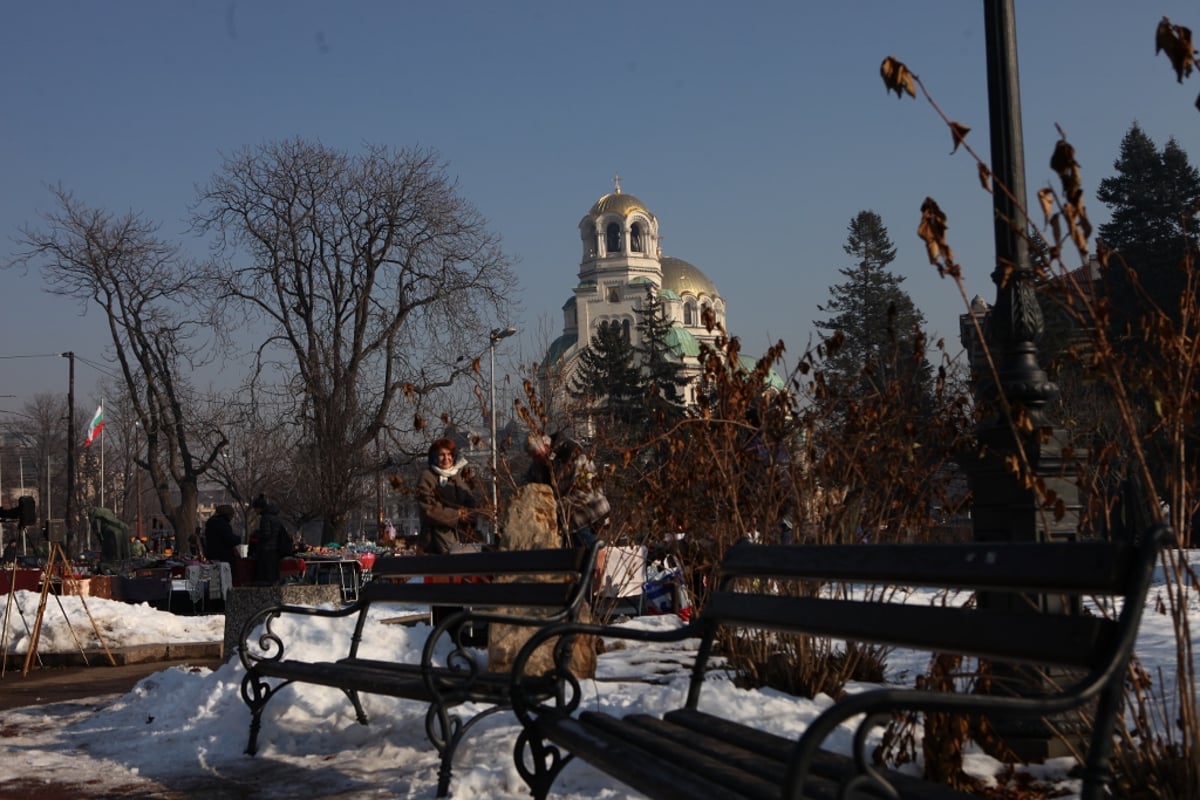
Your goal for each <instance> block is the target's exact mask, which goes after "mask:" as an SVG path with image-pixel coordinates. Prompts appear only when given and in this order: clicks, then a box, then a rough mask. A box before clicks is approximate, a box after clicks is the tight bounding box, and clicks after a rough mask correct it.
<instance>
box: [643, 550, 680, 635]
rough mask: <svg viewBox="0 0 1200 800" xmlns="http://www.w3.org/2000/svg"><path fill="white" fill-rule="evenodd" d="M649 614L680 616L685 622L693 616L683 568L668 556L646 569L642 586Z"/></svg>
mask: <svg viewBox="0 0 1200 800" xmlns="http://www.w3.org/2000/svg"><path fill="white" fill-rule="evenodd" d="M642 595H643V598H644V601H645V606H646V613H647V614H672V613H674V614H678V615H679V618H680V619H682V620H683V621H685V622H686V621H688V620H689V619H691V616H692V601H691V596H690V593H689V592H688V590H687V584H686V582H685V581H684V578H683V567H681V566H680V564H679V562H678V561H677V560H676V559H675V557H674V556H671V555H667V556H665V557H663V558H662V559H661V560H660V561H656V562H653V563H651V564H650V565H648V566H647V567H646V583H645V584H644V585H643V586H642Z"/></svg>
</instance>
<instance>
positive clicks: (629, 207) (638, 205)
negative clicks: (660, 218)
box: [588, 189, 654, 217]
mask: <svg viewBox="0 0 1200 800" xmlns="http://www.w3.org/2000/svg"><path fill="white" fill-rule="evenodd" d="M635 211H640V212H642V213H643V214H645V215H646V216H647V217H653V216H654V215H653V214H651V213H650V211H649V210H647V208H646V207H645V206H644V205H642V201H641V200H638V199H637V198H636V197H634V196H633V195H631V194H621V190H620V189H618V190H617V191H615V192H611V193H609V194H606V195H604V197H601V198H600V199H599V200H597V201H596V204H595V205H594V206H592V210H591V211H589V212H588V215H589V216H593V217H596V216H600V215H601V214H619V215H620V216H622V217H628V216H629V215H630V214H632V213H633V212H635Z"/></svg>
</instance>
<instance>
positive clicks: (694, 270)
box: [659, 257, 720, 297]
mask: <svg viewBox="0 0 1200 800" xmlns="http://www.w3.org/2000/svg"><path fill="white" fill-rule="evenodd" d="M659 263H660V264H661V265H662V288H664V289H670V290H671V291H673V292H675V293H676V294H678V295H680V296H681V297H682V296H683V294H684V293H687V294H691V295H696V296H699V295H702V294H706V295H709V296H710V297H720V294H719V293H718V292H717V287H716V286H715V285H713V282H712V281H710V280H709V279H708V276H707V275H705V274H704V273H703V272H701V271H700V268H699V267H696V266H694V265H692V264H689V263H688V262H686V261H684V260H683V259H682V258H669V257H663V258H662V259H660V260H659Z"/></svg>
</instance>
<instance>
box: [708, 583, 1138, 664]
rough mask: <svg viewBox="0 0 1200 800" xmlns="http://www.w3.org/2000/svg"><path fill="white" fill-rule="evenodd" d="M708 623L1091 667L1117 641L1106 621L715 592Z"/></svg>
mask: <svg viewBox="0 0 1200 800" xmlns="http://www.w3.org/2000/svg"><path fill="white" fill-rule="evenodd" d="M704 615H705V619H707V620H708V621H709V622H710V623H713V624H720V625H734V626H749V627H758V628H766V629H768V630H787V631H794V632H800V633H808V634H812V635H817V636H829V637H832V638H835V639H846V640H850V641H864V642H874V643H877V644H885V645H893V646H899V647H915V648H922V649H926V650H932V651H939V650H945V651H948V652H954V653H963V654H965V655H973V656H978V657H982V658H994V659H1001V660H1022V661H1032V662H1034V663H1040V664H1053V665H1058V666H1065V667H1092V666H1094V665H1095V663H1096V660H1097V659H1098V658H1100V657H1103V656H1104V655H1105V653H1106V652H1107V649H1108V647H1109V645H1110V642H1111V641H1112V637H1113V636H1115V635H1116V624H1115V623H1113V622H1111V621H1109V620H1105V619H1101V618H1100V617H1092V616H1067V615H1058V614H1033V613H1026V614H1022V613H1005V612H1002V611H981V610H978V609H964V608H945V607H941V606H919V605H900V604H897V603H878V602H875V603H872V602H864V601H856V600H837V599H833V598H828V597H785V596H781V595H748V594H737V593H734V592H728V591H724V592H716V593H714V594H713V595H712V597H710V598H709V601H708V604H707V605H706V606H705V608H704Z"/></svg>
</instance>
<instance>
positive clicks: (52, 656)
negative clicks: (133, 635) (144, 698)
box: [5, 642, 225, 669]
mask: <svg viewBox="0 0 1200 800" xmlns="http://www.w3.org/2000/svg"><path fill="white" fill-rule="evenodd" d="M224 649H225V647H224V643H223V642H178V643H176V642H171V643H162V644H137V645H129V646H126V647H110V648H108V652H109V653H110V654H112V658H113V661H115V662H116V666H119V667H120V666H125V665H127V664H147V663H151V662H155V661H186V660H187V659H190V658H195V659H213V658H221V657H222V655H223V653H224ZM38 655H39V656H40V661H39V660H36V659H35V662H34V663H35V664H40V665H41V666H44V667H86V666H93V667H108V666H113V664H112V663H110V662H109V660H108V656H106V655H105V653H104V650H102V649H99V648H94V649H90V650H86V651H83V652H81V651H79V650H75V651H73V652H68V653H39V654H38ZM24 665H25V653H9V654H8V658H7V659H6V663H5V666H6V669H14V668H16V669H21V668H22V667H24Z"/></svg>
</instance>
